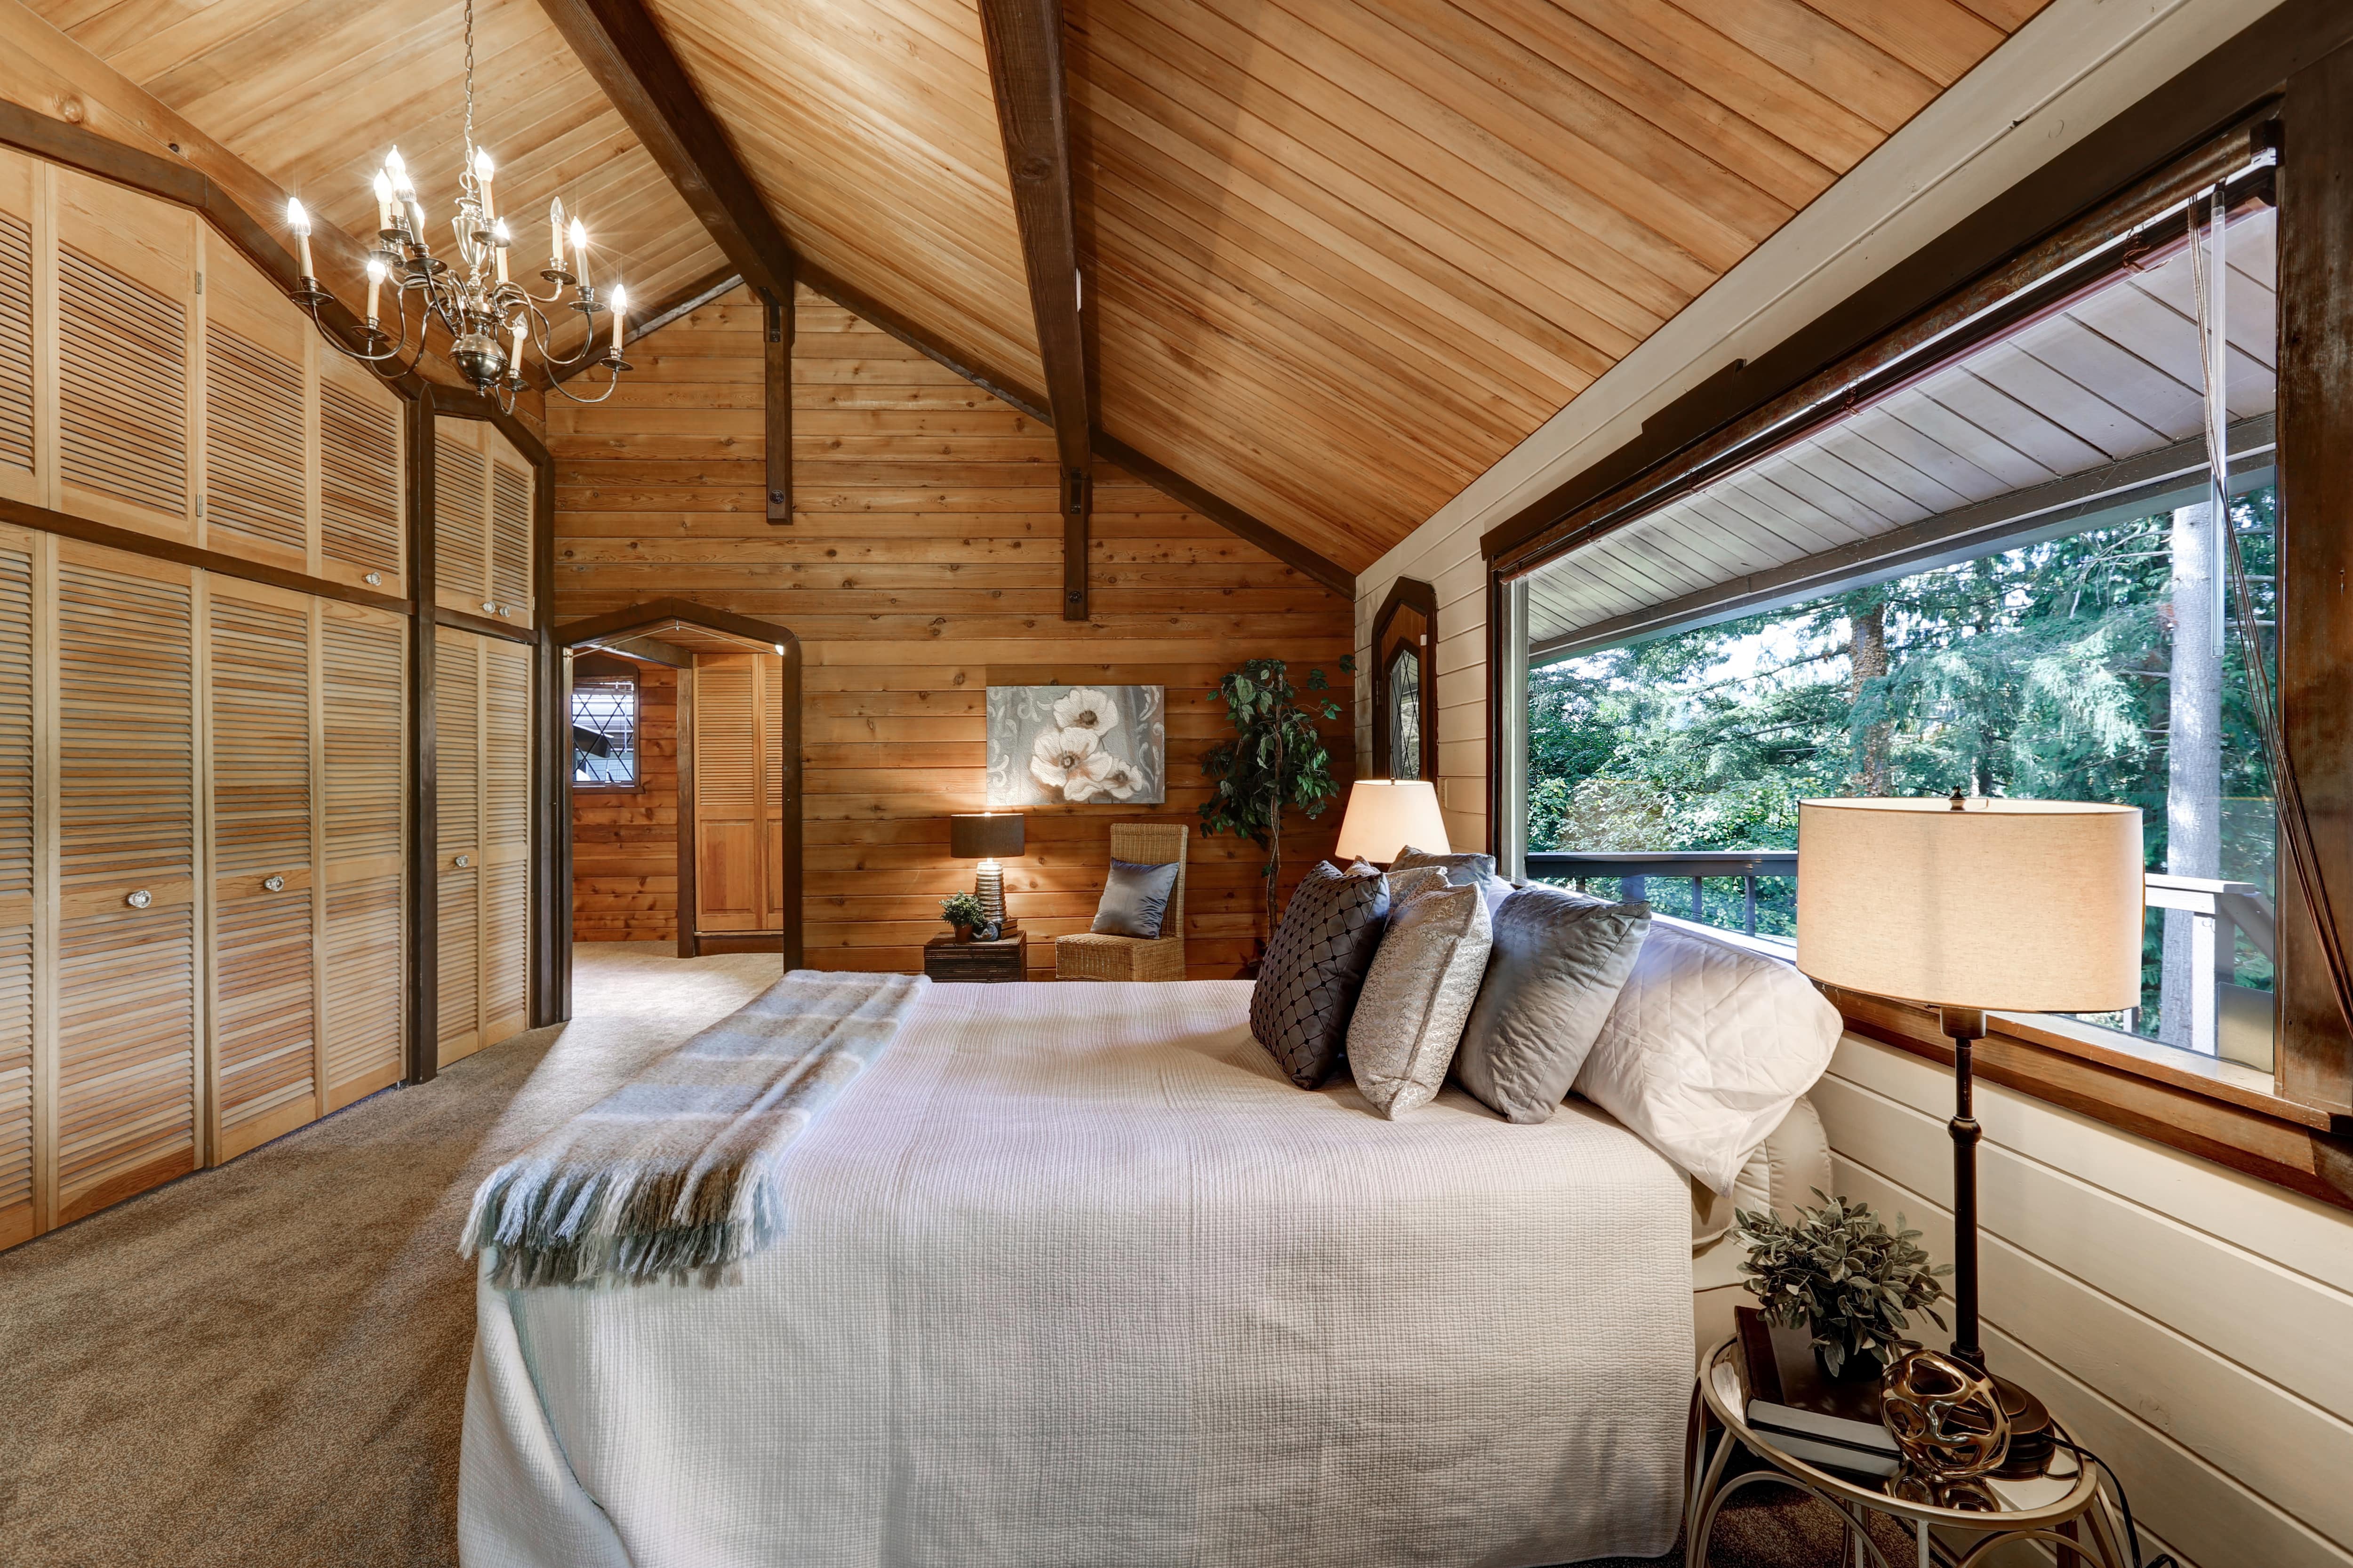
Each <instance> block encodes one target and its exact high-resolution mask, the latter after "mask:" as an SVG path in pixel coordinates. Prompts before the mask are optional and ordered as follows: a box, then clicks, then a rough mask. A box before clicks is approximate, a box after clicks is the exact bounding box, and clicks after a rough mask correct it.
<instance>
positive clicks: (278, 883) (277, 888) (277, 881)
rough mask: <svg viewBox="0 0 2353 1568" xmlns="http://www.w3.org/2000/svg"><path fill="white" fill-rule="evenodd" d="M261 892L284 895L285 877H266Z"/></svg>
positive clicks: (262, 882) (262, 881) (262, 880)
mask: <svg viewBox="0 0 2353 1568" xmlns="http://www.w3.org/2000/svg"><path fill="white" fill-rule="evenodd" d="M261 890H262V891H263V892H266V893H282V892H284V891H285V890H286V879H285V878H283V877H264V878H263V879H261Z"/></svg>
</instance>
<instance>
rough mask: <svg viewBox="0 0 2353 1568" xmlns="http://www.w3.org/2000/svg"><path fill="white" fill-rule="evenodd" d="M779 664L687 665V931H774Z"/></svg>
mask: <svg viewBox="0 0 2353 1568" xmlns="http://www.w3.org/2000/svg"><path fill="white" fill-rule="evenodd" d="M783 670H784V661H783V660H782V659H780V658H776V656H775V655H773V654H751V653H721V654H698V655H696V656H695V660H694V698H693V708H692V721H691V722H692V725H693V731H694V736H693V744H694V766H693V770H692V775H693V789H694V852H695V858H694V905H695V917H694V929H695V930H696V931H708V932H711V933H712V934H714V935H722V934H726V933H729V932H754V931H758V932H767V931H782V930H783V929H784V924H783V913H782V904H781V901H780V900H782V897H783V891H784V876H783V862H782V859H781V856H782V852H783V851H782V845H783V838H782V837H781V829H782V823H783V814H784V767H783V762H784V756H783V752H782V749H781V747H782V735H781V731H780V730H779V728H778V713H779V707H778V704H779V699H780V689H779V685H778V683H779V682H780V681H781V680H782V679H783Z"/></svg>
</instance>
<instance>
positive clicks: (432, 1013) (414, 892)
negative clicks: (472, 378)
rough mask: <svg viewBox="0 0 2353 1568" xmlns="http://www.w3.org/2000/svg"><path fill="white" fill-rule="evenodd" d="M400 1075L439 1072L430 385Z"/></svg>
mask: <svg viewBox="0 0 2353 1568" xmlns="http://www.w3.org/2000/svg"><path fill="white" fill-rule="evenodd" d="M407 435H408V592H409V596H410V600H411V602H412V605H413V608H412V610H411V613H410V615H409V619H408V813H409V821H410V822H411V823H412V824H413V825H414V826H413V830H412V831H411V832H410V834H409V836H408V908H407V927H408V929H407V931H406V937H407V943H406V946H407V955H408V976H407V993H406V1011H407V1015H408V1016H407V1019H406V1024H407V1031H406V1032H407V1047H408V1071H407V1081H408V1082H410V1083H425V1082H428V1081H430V1080H431V1079H432V1077H433V1075H434V1074H435V1073H436V1072H438V1071H439V1070H440V1063H441V1052H440V1044H439V1036H440V1028H439V1019H440V1011H441V1006H440V1003H441V990H440V931H441V894H440V878H439V874H438V872H439V865H440V835H439V831H438V828H439V803H438V795H439V791H440V778H439V771H438V764H437V763H436V755H437V753H436V751H435V745H434V737H435V724H434V721H433V701H434V687H435V679H434V676H435V666H436V664H437V662H438V661H437V658H436V654H435V649H434V642H433V633H434V627H435V624H436V622H435V617H434V614H433V593H434V587H433V582H434V559H433V554H434V552H433V504H434V502H433V390H432V388H431V387H429V386H428V387H426V388H424V389H423V390H422V391H421V392H420V393H419V394H418V395H417V398H416V400H415V401H414V402H412V403H410V404H409V405H408V419H407Z"/></svg>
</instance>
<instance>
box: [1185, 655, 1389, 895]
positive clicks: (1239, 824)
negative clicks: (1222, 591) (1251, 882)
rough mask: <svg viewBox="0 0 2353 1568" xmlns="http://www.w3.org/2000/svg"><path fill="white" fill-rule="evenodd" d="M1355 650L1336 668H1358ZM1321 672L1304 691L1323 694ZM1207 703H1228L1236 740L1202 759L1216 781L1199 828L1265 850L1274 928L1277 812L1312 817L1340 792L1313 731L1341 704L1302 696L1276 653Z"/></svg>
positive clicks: (1314, 672)
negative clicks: (1292, 811)
mask: <svg viewBox="0 0 2353 1568" xmlns="http://www.w3.org/2000/svg"><path fill="white" fill-rule="evenodd" d="M1340 673H1341V674H1343V675H1353V674H1355V673H1356V658H1355V657H1354V656H1353V655H1350V656H1345V657H1344V658H1341V660H1340ZM1331 684H1332V683H1331V682H1330V681H1328V680H1326V679H1324V672H1323V671H1322V670H1320V669H1311V670H1309V671H1308V672H1307V689H1308V690H1309V691H1311V692H1320V691H1328V690H1330V689H1331ZM1212 700H1218V701H1222V702H1224V703H1225V705H1226V717H1227V718H1228V719H1229V720H1230V721H1232V723H1233V726H1234V738H1233V739H1232V740H1230V741H1227V742H1223V743H1221V744H1219V745H1218V746H1215V747H1213V748H1211V749H1210V750H1209V751H1208V752H1207V753H1206V754H1205V755H1203V757H1202V758H1201V772H1202V773H1205V774H1207V775H1208V777H1210V778H1213V779H1215V780H1217V781H1218V788H1217V793H1216V794H1214V795H1211V796H1210V797H1209V798H1208V800H1206V801H1204V802H1202V803H1201V833H1202V836H1203V837H1208V836H1209V835H1211V834H1216V833H1232V834H1237V835H1239V836H1240V837H1245V838H1248V839H1249V840H1250V842H1251V843H1253V844H1256V845H1257V846H1258V847H1260V848H1261V849H1263V850H1265V851H1266V852H1267V856H1266V868H1265V870H1264V871H1263V873H1262V875H1263V877H1264V879H1265V881H1266V929H1267V933H1268V935H1270V936H1271V935H1272V934H1273V932H1274V923H1275V921H1276V919H1277V918H1278V914H1277V910H1276V908H1275V894H1276V890H1277V889H1278V887H1279V885H1280V884H1281V881H1282V813H1283V808H1284V807H1286V806H1293V805H1295V806H1297V807H1299V809H1300V810H1301V811H1303V812H1304V813H1306V815H1307V816H1310V817H1314V816H1318V815H1320V814H1321V813H1322V811H1323V810H1324V805H1325V804H1326V803H1327V802H1329V801H1330V800H1331V799H1332V798H1333V797H1334V796H1335V795H1338V794H1339V793H1340V786H1339V785H1337V784H1334V783H1333V782H1332V752H1331V751H1330V750H1329V749H1328V748H1327V747H1326V746H1325V745H1324V737H1323V736H1322V735H1320V734H1318V733H1317V732H1316V729H1315V721H1316V719H1317V718H1318V717H1322V718H1324V719H1337V718H1338V717H1339V716H1340V705H1339V704H1338V703H1336V702H1335V701H1333V700H1331V699H1329V698H1325V697H1315V698H1310V699H1309V700H1306V701H1304V702H1303V701H1301V700H1300V695H1299V689H1298V688H1297V687H1294V686H1293V685H1292V683H1291V672H1290V667H1289V666H1288V665H1286V664H1285V663H1284V662H1283V661H1282V659H1279V658H1253V659H1250V660H1249V661H1248V662H1247V663H1245V664H1244V665H1243V666H1242V667H1241V668H1240V669H1238V670H1235V671H1234V672H1233V673H1231V674H1230V675H1228V676H1227V677H1226V678H1225V679H1223V680H1220V681H1219V682H1218V689H1217V693H1216V696H1215V697H1214V698H1213V699H1212Z"/></svg>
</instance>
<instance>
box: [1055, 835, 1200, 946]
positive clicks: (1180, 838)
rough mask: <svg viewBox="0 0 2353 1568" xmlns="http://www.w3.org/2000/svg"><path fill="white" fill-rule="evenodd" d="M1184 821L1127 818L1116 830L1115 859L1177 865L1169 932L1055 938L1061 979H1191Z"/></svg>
mask: <svg viewBox="0 0 2353 1568" xmlns="http://www.w3.org/2000/svg"><path fill="white" fill-rule="evenodd" d="M1189 832H1190V830H1189V829H1187V827H1186V826H1185V825H1184V824H1183V823H1181V822H1121V823H1114V824H1113V826H1112V830H1111V857H1112V858H1113V859H1114V860H1125V861H1128V862H1130V863H1132V864H1134V865H1137V866H1166V865H1167V864H1169V863H1170V862H1171V861H1174V862H1175V863H1176V889H1175V890H1174V891H1173V892H1171V893H1170V894H1169V895H1168V911H1167V913H1166V914H1165V915H1164V916H1162V917H1161V921H1160V929H1161V931H1163V932H1164V933H1166V934H1164V935H1163V936H1161V937H1160V938H1159V939H1158V940H1156V941H1152V942H1147V941H1145V939H1143V938H1142V937H1134V936H1097V935H1095V934H1094V933H1093V932H1092V931H1081V932H1079V933H1078V934H1077V935H1075V936H1058V937H1056V938H1055V939H1054V978H1055V979H1057V980H1182V979H1184V978H1185V841H1186V838H1187V837H1188V835H1189Z"/></svg>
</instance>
